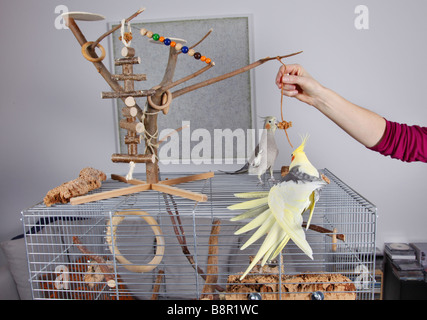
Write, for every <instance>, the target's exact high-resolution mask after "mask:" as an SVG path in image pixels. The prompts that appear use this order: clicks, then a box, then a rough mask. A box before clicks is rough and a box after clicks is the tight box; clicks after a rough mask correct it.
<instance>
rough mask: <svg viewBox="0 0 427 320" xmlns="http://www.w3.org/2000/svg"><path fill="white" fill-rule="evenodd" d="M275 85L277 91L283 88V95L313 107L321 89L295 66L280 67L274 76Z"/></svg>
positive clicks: (302, 69)
mask: <svg viewBox="0 0 427 320" xmlns="http://www.w3.org/2000/svg"><path fill="white" fill-rule="evenodd" d="M276 85H277V87H278V88H279V89H282V88H283V90H282V91H283V95H285V96H288V97H295V98H297V99H298V100H300V101H302V102H305V103H308V104H310V105H315V103H316V100H317V99H319V97H320V93H321V90H322V88H323V87H322V86H321V85H320V83H318V82H317V81H316V80H315V79H314V78H313V77H312V76H310V75H309V74H308V72H307V71H305V69H304V68H303V67H302V66H300V65H297V64H290V65H286V67H285V66H281V67H280V69H279V71H278V73H277V76H276Z"/></svg>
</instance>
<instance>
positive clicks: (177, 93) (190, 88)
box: [172, 51, 302, 98]
mask: <svg viewBox="0 0 427 320" xmlns="http://www.w3.org/2000/svg"><path fill="white" fill-rule="evenodd" d="M301 52H302V51H299V52H295V53H292V54H288V55H285V56H279V57H274V58H270V57H267V58H264V59H260V60H258V61H255V62H253V63H251V64H249V65H247V66H245V67H243V68H240V69H236V70H234V71H231V72H229V73H226V74H223V75H220V76H218V77H215V78H211V79H208V80H205V81H202V82H199V83H196V84H193V85H191V86H188V87H185V88H182V89H180V90H177V91H175V92H173V93H172V98H177V97H179V96H181V95H183V94H185V93H188V92H190V91H194V90H197V89H200V88H203V87H206V86H209V85H211V84H214V83H216V82H219V81H222V80H225V79H228V78H231V77H234V76H236V75H238V74H241V73H243V72H247V71H249V70H251V69H253V68H256V67H258V66H260V65H262V64H264V63H265V62H267V61H271V60H277V59H278V58H279V59H283V58H288V57H292V56H295V55H297V54H300V53H301Z"/></svg>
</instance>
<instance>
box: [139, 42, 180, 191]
mask: <svg viewBox="0 0 427 320" xmlns="http://www.w3.org/2000/svg"><path fill="white" fill-rule="evenodd" d="M177 58H178V53H177V51H176V50H175V48H170V49H169V58H168V64H167V66H166V70H165V74H164V76H163V79H162V81H161V82H160V84H159V86H160V88H161V87H164V86H167V85H169V84H171V83H172V80H173V76H174V74H175V69H176V63H177ZM164 92H165V91H163V90H161V89H157V91H156V93H155V94H154V95H153V96H152V97H151V100H152V101H153V103H154V104H155V105H158V106H161V105H162V95H163V93H164ZM144 125H145V129H146V131H147V134H148V136H149V137H154V138H152V139H151V140H150V143H151V144H152V145H156V144H157V143H158V142H157V140H158V138H157V136H156V134H157V132H158V130H157V110H156V109H154V108H152V107H151V106H150V105H149V106H148V113H147V116H146V117H145V122H144ZM153 151H154V154H156V155H157V148H155V149H154V150H153ZM153 151H152V150H151V149H150V148H148V149H147V152H148V153H152V152H153ZM146 173H147V182H148V183H157V182H158V181H159V174H158V173H159V164H158V161H156V163H151V164H147V165H146Z"/></svg>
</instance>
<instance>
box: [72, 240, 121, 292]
mask: <svg viewBox="0 0 427 320" xmlns="http://www.w3.org/2000/svg"><path fill="white" fill-rule="evenodd" d="M73 242H74V244H76V245H77V249H79V250H80V252H81V253H83V254H84V255H85V256H86V257H87V258H88V259H90V260H93V261H95V262H96V263H97V264H98V266H99V268H100V269H101V271H102V273H103V274H104V278H105V280H106V282H107V285H108V286H109V287H110V288H114V287H115V286H116V281H115V279H114V272H113V270H111V267H109V266H108V263H107V261H105V259H104V258H102V257H100V256H98V255H96V254H94V253H93V252H90V251H89V250H88V249H87V248H86V247H85V246H84V245H83V244H82V242H81V241H80V239H79V238H78V237H76V236H74V237H73Z"/></svg>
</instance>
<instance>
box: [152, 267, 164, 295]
mask: <svg viewBox="0 0 427 320" xmlns="http://www.w3.org/2000/svg"><path fill="white" fill-rule="evenodd" d="M164 274H165V272H164V271H163V270H159V271H158V272H157V277H156V282H155V285H154V286H153V293H152V294H151V300H158V298H159V291H160V284H161V283H162V281H163V278H164Z"/></svg>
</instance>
